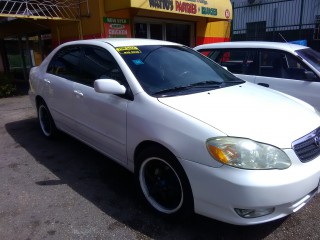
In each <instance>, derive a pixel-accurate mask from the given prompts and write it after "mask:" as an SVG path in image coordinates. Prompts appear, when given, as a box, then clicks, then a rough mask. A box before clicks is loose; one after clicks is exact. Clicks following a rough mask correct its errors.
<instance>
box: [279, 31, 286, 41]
mask: <svg viewBox="0 0 320 240" xmlns="http://www.w3.org/2000/svg"><path fill="white" fill-rule="evenodd" d="M279 35H280V37H281V38H282V39H283V40H284V41H285V42H286V43H288V42H287V40H286V39H285V38H284V37H283V36H282V34H281V33H279Z"/></svg>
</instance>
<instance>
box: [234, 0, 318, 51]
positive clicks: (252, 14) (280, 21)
mask: <svg viewBox="0 0 320 240" xmlns="http://www.w3.org/2000/svg"><path fill="white" fill-rule="evenodd" d="M231 32H232V33H231V40H232V41H241V40H261V41H262V40H266V41H277V42H283V41H296V40H305V42H307V45H308V46H310V47H312V48H314V49H317V50H320V0H248V1H242V2H238V1H237V2H234V3H233V23H232V31H231Z"/></svg>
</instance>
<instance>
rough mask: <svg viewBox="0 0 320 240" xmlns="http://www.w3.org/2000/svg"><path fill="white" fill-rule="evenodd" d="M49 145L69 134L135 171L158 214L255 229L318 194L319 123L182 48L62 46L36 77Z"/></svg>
mask: <svg viewBox="0 0 320 240" xmlns="http://www.w3.org/2000/svg"><path fill="white" fill-rule="evenodd" d="M29 94H30V99H31V101H32V104H33V105H34V107H35V108H36V109H37V113H38V120H39V125H40V129H41V131H42V133H43V134H44V136H46V137H48V138H52V137H54V136H55V134H56V133H57V130H61V131H64V132H66V133H68V134H70V135H72V136H74V137H75V138H77V139H79V140H81V141H82V142H84V143H86V144H88V145H89V146H91V147H93V148H95V149H96V150H98V151H100V152H102V153H103V154H105V155H106V156H108V157H110V158H111V159H113V160H114V161H116V162H118V163H119V164H121V165H123V166H124V167H126V168H127V169H129V170H130V171H132V172H134V175H135V179H136V182H137V187H138V191H139V192H140V193H141V196H142V197H143V198H144V200H145V201H146V203H148V205H149V206H151V207H152V208H153V209H154V210H155V211H157V212H158V213H160V214H162V215H165V216H171V217H185V216H190V215H191V214H192V213H193V212H196V213H198V214H201V215H204V216H208V217H211V218H215V219H218V220H221V221H224V222H228V223H233V224H239V225H250V224H258V223H264V222H268V221H272V220H275V219H278V218H281V217H284V216H286V215H288V214H291V213H293V212H296V211H297V210H299V209H300V208H302V207H303V206H304V205H305V204H306V203H307V202H308V201H309V200H310V199H312V197H314V196H315V195H316V193H317V192H319V179H320V127H319V126H320V115H319V112H317V111H316V110H315V109H314V108H313V107H312V106H310V105H308V104H306V103H305V102H303V101H300V100H298V99H296V98H293V97H288V96H287V95H285V94H282V93H280V92H276V91H274V90H270V89H267V88H262V87H259V86H257V85H255V84H252V83H249V82H245V81H243V80H241V79H239V78H237V77H235V76H234V75H233V74H231V73H230V72H229V71H226V70H225V69H223V68H222V67H221V66H220V65H218V64H217V63H215V62H214V61H212V60H210V59H208V58H207V57H205V56H203V55H201V54H200V53H198V52H196V51H194V50H192V49H190V48H188V47H186V46H183V45H180V44H175V43H170V42H164V41H157V40H147V39H116V38H114V39H96V40H82V41H75V42H69V43H65V44H63V45H61V46H59V47H57V48H56V49H55V50H54V51H52V53H51V54H50V55H49V56H48V57H47V58H46V59H45V60H44V61H43V63H42V64H41V65H40V66H39V67H34V68H32V69H31V72H30V91H29Z"/></svg>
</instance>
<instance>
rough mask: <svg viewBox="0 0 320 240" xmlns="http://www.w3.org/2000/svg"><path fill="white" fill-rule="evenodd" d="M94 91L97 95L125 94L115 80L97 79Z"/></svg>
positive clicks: (123, 88) (123, 87)
mask: <svg viewBox="0 0 320 240" xmlns="http://www.w3.org/2000/svg"><path fill="white" fill-rule="evenodd" d="M94 90H95V91H96V92H98V93H109V94H125V93H126V88H125V86H123V85H121V84H120V83H119V82H117V81H116V80H112V79H98V80H95V81H94Z"/></svg>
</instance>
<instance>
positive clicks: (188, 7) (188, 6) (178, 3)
mask: <svg viewBox="0 0 320 240" xmlns="http://www.w3.org/2000/svg"><path fill="white" fill-rule="evenodd" d="M131 7H136V8H143V9H148V10H154V11H162V12H171V13H178V14H187V15H194V16H202V17H209V18H210V17H211V18H220V19H229V18H230V15H231V14H230V13H231V9H232V8H231V3H230V1H229V0H220V1H216V0H215V1H214V0H147V1H146V0H131Z"/></svg>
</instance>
